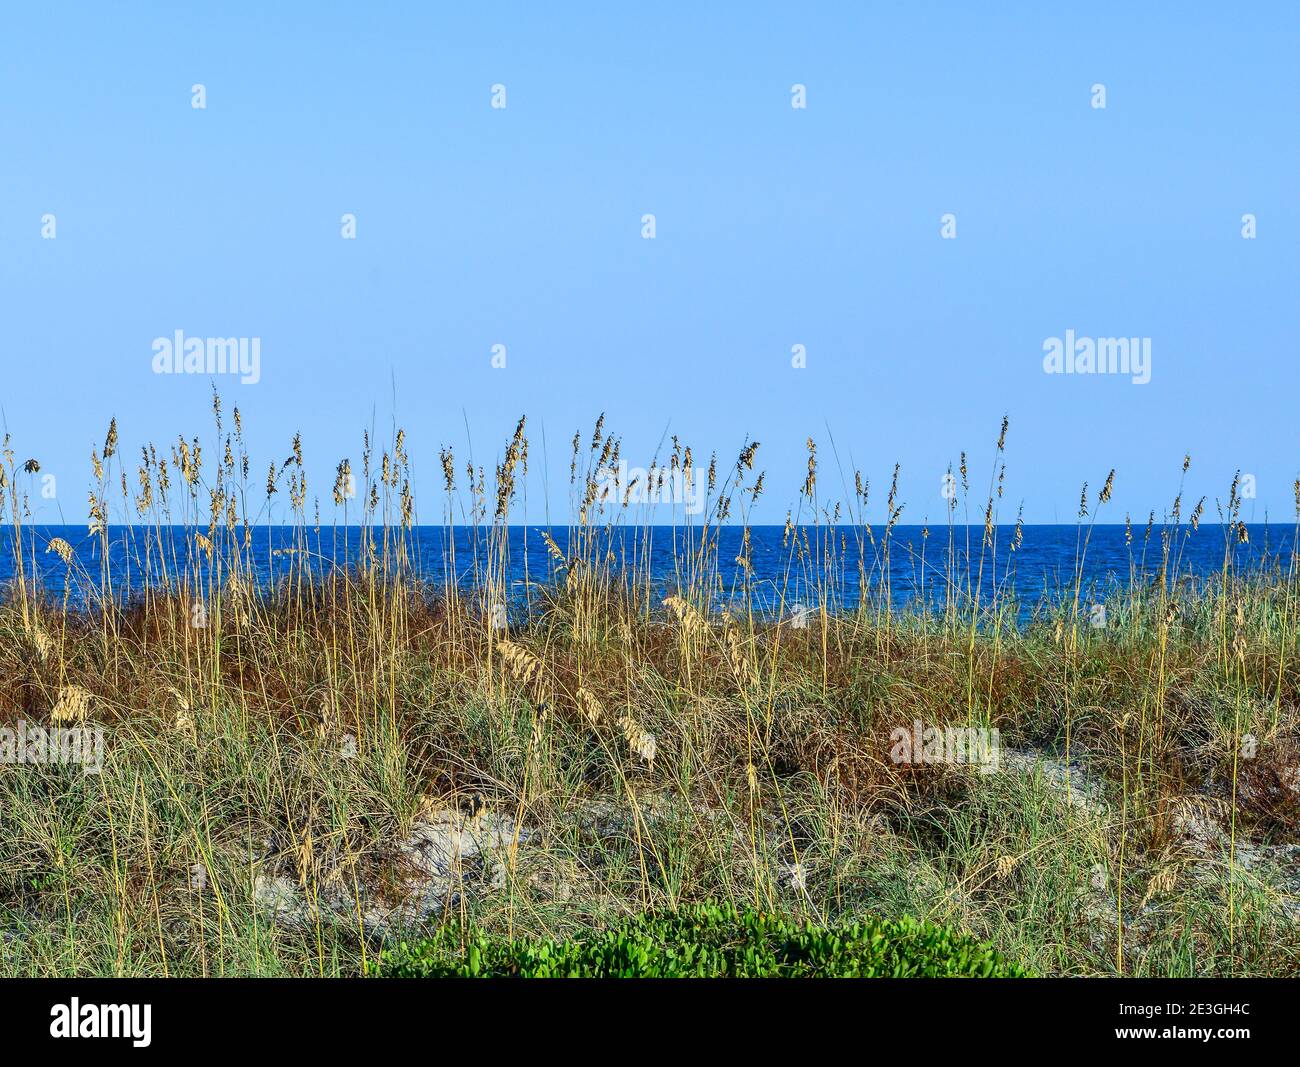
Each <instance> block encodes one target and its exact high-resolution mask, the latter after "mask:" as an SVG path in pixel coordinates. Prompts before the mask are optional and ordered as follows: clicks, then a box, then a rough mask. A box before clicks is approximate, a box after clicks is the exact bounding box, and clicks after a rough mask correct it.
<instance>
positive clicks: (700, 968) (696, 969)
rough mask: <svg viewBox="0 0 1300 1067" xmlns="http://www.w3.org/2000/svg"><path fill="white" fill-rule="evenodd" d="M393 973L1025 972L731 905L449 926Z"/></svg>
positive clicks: (915, 933)
mask: <svg viewBox="0 0 1300 1067" xmlns="http://www.w3.org/2000/svg"><path fill="white" fill-rule="evenodd" d="M375 969H376V972H377V973H378V974H380V975H382V976H384V977H388V978H504V977H511V978H1022V977H1029V972H1028V971H1026V970H1025V969H1024V968H1022V967H1020V966H1018V965H1017V964H1015V963H1011V962H1008V961H1007V960H1005V959H1003V958H1002V957H1001V956H1000V955H999V954H998V953H997V952H996V951H995V950H994V949H993V948H992V947H991V946H989V945H986V944H982V943H980V942H978V941H976V940H974V939H973V938H970V937H966V936H964V935H962V934H959V933H955V932H954V931H952V930H947V929H944V928H943V927H939V926H935V925H932V924H930V923H923V922H918V921H916V920H915V919H912V918H910V917H904V918H902V919H899V920H896V921H888V920H880V919H876V920H870V921H863V922H855V923H848V924H842V925H838V926H833V927H824V926H817V925H813V924H810V923H806V922H801V921H799V920H797V919H792V918H789V917H786V916H781V915H773V914H770V913H765V912H759V911H755V910H753V909H752V908H746V909H745V910H743V911H738V910H737V909H736V907H735V906H734V905H731V904H698V905H695V906H692V907H686V908H681V909H679V910H676V911H670V912H667V913H663V914H646V915H639V916H636V917H634V918H632V919H629V920H627V921H625V922H623V923H620V924H619V925H617V926H615V927H613V928H611V929H609V930H605V931H603V932H600V933H596V934H593V935H592V936H590V937H587V938H583V939H574V940H565V941H556V940H553V939H539V938H515V939H505V938H500V937H492V936H490V935H487V934H484V933H482V932H481V931H478V930H473V929H470V930H459V929H457V928H455V927H451V926H449V927H445V928H444V929H443V930H442V931H441V932H440V933H439V934H438V936H436V937H434V938H430V939H428V940H424V941H420V942H416V943H414V944H410V945H408V944H402V945H400V946H399V947H398V948H396V949H392V950H390V951H388V952H386V953H384V955H383V956H382V957H381V958H380V960H379V962H378V964H377V966H376V968H375Z"/></svg>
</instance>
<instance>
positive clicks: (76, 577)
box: [0, 525, 1293, 614]
mask: <svg viewBox="0 0 1300 1067" xmlns="http://www.w3.org/2000/svg"><path fill="white" fill-rule="evenodd" d="M542 529H543V528H542V527H540V526H527V527H524V526H514V527H510V528H509V563H508V567H507V573H506V577H507V581H506V587H507V596H508V598H509V599H510V601H512V602H513V603H515V604H518V603H521V602H523V601H524V600H525V599H526V598H527V597H528V596H529V595H531V593H532V592H535V589H536V585H537V583H545V582H547V581H548V580H554V575H555V571H554V561H553V560H552V559H551V557H550V555H549V554H548V552H547V549H546V546H545V544H544V543H543V540H542V536H541V531H542ZM1248 531H1249V535H1250V537H1249V541H1248V542H1247V543H1244V544H1243V543H1240V542H1239V541H1238V539H1237V538H1236V536H1235V535H1234V536H1231V537H1225V531H1224V529H1223V528H1222V527H1220V526H1218V525H1214V526H1210V525H1202V526H1201V528H1200V529H1199V530H1198V531H1196V532H1192V531H1191V530H1190V529H1189V528H1188V527H1186V526H1183V527H1181V528H1179V529H1174V528H1172V527H1169V528H1162V527H1160V526H1156V527H1155V528H1154V529H1153V530H1152V532H1151V534H1150V537H1149V539H1147V538H1146V537H1145V536H1144V532H1145V531H1144V527H1141V526H1139V527H1135V528H1134V530H1133V533H1132V543H1131V544H1126V541H1125V530H1124V527H1123V526H1101V525H1099V526H1096V527H1094V528H1092V530H1091V533H1090V535H1089V533H1088V531H1087V530H1086V528H1085V529H1082V530H1081V529H1080V528H1078V527H1075V526H1026V527H1024V531H1023V533H1024V539H1023V543H1022V544H1021V545H1020V547H1019V548H1018V550H1017V551H1015V552H1010V551H1009V550H1008V546H1009V545H1010V544H1011V542H1012V537H1013V528H1012V527H1010V526H1003V527H1000V528H999V530H998V533H997V546H996V554H994V553H993V552H992V551H990V550H989V549H987V548H984V546H983V543H982V542H983V534H984V530H983V527H976V526H972V527H965V526H958V527H954V528H953V529H952V534H951V536H952V541H953V544H954V547H955V551H956V555H957V561H956V572H957V576H956V578H955V579H954V581H955V583H956V584H959V585H960V587H961V589H962V590H963V592H964V591H966V590H968V589H969V590H974V589H975V588H976V582H975V576H976V575H977V574H978V573H979V570H980V557H981V550H982V549H983V553H984V562H983V581H982V584H980V585H979V589H980V590H982V594H983V596H984V597H986V598H987V597H988V596H989V595H990V594H991V593H992V592H993V590H994V588H995V587H996V588H997V590H998V591H999V595H1000V596H1001V597H1002V598H1006V597H1007V596H1008V594H1010V595H1012V596H1013V597H1014V599H1015V600H1016V601H1017V602H1018V603H1019V605H1020V611H1021V613H1022V614H1023V613H1026V612H1029V611H1031V610H1032V609H1033V608H1034V607H1036V606H1040V605H1042V604H1043V603H1045V602H1047V603H1050V602H1051V601H1053V599H1055V598H1060V597H1062V596H1066V597H1072V596H1073V590H1074V582H1075V577H1076V566H1077V565H1078V561H1079V560H1080V559H1082V568H1081V577H1082V582H1081V587H1082V588H1081V595H1083V596H1085V597H1092V598H1094V599H1100V598H1101V597H1102V596H1104V595H1105V594H1106V593H1108V592H1113V591H1115V590H1116V589H1118V588H1121V587H1123V586H1125V585H1127V584H1128V583H1129V582H1130V581H1150V580H1152V579H1153V578H1154V576H1155V575H1156V574H1158V573H1159V570H1160V567H1161V562H1162V558H1163V556H1164V551H1165V550H1164V547H1163V543H1162V533H1167V534H1168V541H1169V545H1170V548H1169V556H1170V567H1169V569H1170V572H1171V577H1175V576H1176V577H1183V576H1189V575H1190V576H1206V575H1210V574H1217V573H1218V572H1220V571H1221V570H1222V568H1223V566H1224V559H1225V552H1226V553H1227V558H1228V560H1229V563H1230V565H1231V566H1232V567H1233V568H1234V569H1236V570H1239V571H1240V570H1244V569H1254V568H1260V567H1270V566H1277V567H1287V566H1289V563H1290V553H1291V540H1292V534H1293V531H1292V529H1291V528H1289V527H1278V526H1265V525H1252V526H1249V527H1248ZM549 532H550V534H551V536H552V537H553V538H554V540H555V542H556V543H557V544H558V545H559V546H560V548H561V549H562V550H564V551H566V552H568V550H569V537H570V534H569V531H568V530H567V529H566V528H565V527H552V528H550V530H549ZM362 533H363V531H362V530H361V529H360V528H358V527H350V528H343V527H339V528H334V529H331V528H324V529H322V530H321V531H320V533H319V534H317V533H316V532H315V531H313V530H307V531H306V532H305V534H301V533H295V531H294V530H293V529H291V528H288V527H281V526H276V527H265V526H264V527H259V528H254V530H253V535H252V542H251V545H250V546H249V547H248V549H247V559H248V560H249V562H250V563H251V565H252V568H253V572H254V574H255V575H256V576H257V580H258V581H259V582H260V583H262V584H264V585H269V584H273V583H275V582H276V581H278V580H281V579H283V578H284V577H285V576H286V575H287V574H288V572H289V568H290V565H291V562H292V560H293V559H294V558H296V559H298V560H300V561H302V562H303V563H305V564H306V565H308V566H310V567H311V568H312V570H313V571H314V572H315V573H318V574H323V573H326V572H328V571H329V569H330V568H331V567H332V566H334V565H346V564H351V563H355V562H356V561H357V559H358V557H359V551H360V546H361V544H362V541H363V537H362ZM783 534H784V531H783V528H782V527H780V526H759V527H751V528H750V548H749V561H750V569H749V571H748V574H746V572H745V570H744V569H743V568H742V567H741V566H740V565H739V564H738V563H737V562H736V559H737V557H738V556H739V555H740V554H741V549H742V531H741V529H740V528H738V527H722V528H720V529H715V530H714V531H712V532H711V535H710V536H716V538H717V549H716V552H714V553H712V558H713V559H714V560H716V572H715V575H714V577H713V578H712V579H711V580H712V582H713V586H714V588H715V589H719V591H720V592H721V593H722V595H723V597H724V598H726V599H730V598H734V597H736V596H738V595H739V594H741V593H742V592H743V591H744V590H745V588H746V585H747V586H748V592H749V595H750V596H751V597H752V599H753V601H754V602H755V603H756V604H757V605H758V606H760V607H774V606H776V605H784V606H785V608H786V609H788V608H789V606H790V605H792V604H803V605H805V606H815V605H817V604H819V603H820V601H821V599H822V594H821V592H820V590H822V589H824V588H825V587H826V582H825V576H826V574H827V572H828V571H830V572H831V573H833V574H834V577H835V581H834V583H833V584H834V586H835V588H836V594H835V597H834V602H833V603H832V605H831V606H846V605H847V606H852V605H855V604H856V603H857V601H858V597H859V595H860V593H861V592H862V591H863V588H864V585H865V587H866V589H867V591H868V593H879V592H882V591H883V589H884V583H885V581H886V578H887V579H888V586H889V595H890V598H891V602H892V603H895V604H899V605H902V604H906V603H908V602H912V601H915V600H916V599H918V598H923V599H924V600H925V601H927V602H931V603H941V602H942V601H943V599H944V595H945V592H946V591H947V590H948V589H949V588H950V587H951V584H952V583H949V581H948V578H949V573H950V566H949V564H950V558H949V536H950V533H949V529H948V528H947V527H940V528H931V530H930V532H929V537H928V538H926V537H924V536H923V532H922V528H921V527H918V526H898V527H896V528H895V529H894V531H893V533H892V536H891V537H890V540H889V553H888V566H886V557H885V553H884V550H883V545H884V543H883V540H882V537H881V531H880V530H879V529H877V530H875V531H874V542H873V541H872V540H870V539H868V538H867V537H866V535H865V534H864V532H863V531H861V530H859V529H858V528H855V527H848V526H841V527H836V528H834V540H835V547H836V551H835V554H834V557H833V558H829V557H828V556H827V554H826V553H825V550H824V540H825V538H826V536H827V534H828V528H827V527H821V528H820V530H819V529H817V528H814V527H803V528H801V538H802V536H803V535H804V534H806V535H807V537H808V540H809V544H810V546H812V547H813V549H814V551H813V552H812V553H811V554H810V555H808V556H805V558H804V559H803V560H800V559H799V558H798V557H792V553H791V550H790V548H788V547H783V545H782V539H783ZM158 536H159V534H158V531H157V530H152V529H151V530H150V531H149V537H150V538H151V539H152V544H151V546H150V548H149V551H148V552H147V553H146V536H145V531H144V529H143V528H141V527H126V526H115V527H110V529H109V552H108V560H107V563H108V566H107V568H106V570H107V573H108V575H109V579H110V588H111V589H112V591H113V594H114V596H115V597H116V598H118V599H122V600H125V599H129V598H131V597H133V596H138V595H139V594H140V593H141V592H142V590H143V589H144V587H145V586H146V585H147V584H149V583H153V584H155V585H157V584H161V583H163V582H164V581H165V580H166V578H167V575H168V573H171V574H175V573H176V572H177V571H178V570H180V569H184V567H185V566H188V567H189V568H191V570H192V571H193V572H198V573H200V574H205V573H206V570H205V568H206V567H207V558H206V553H204V552H203V551H202V550H201V549H199V548H197V547H196V545H195V543H194V531H193V530H192V529H188V530H187V529H182V528H180V527H169V528H166V529H164V531H163V534H162V538H163V542H164V547H165V552H164V553H161V554H160V553H159V552H158V544H157V539H158ZM303 536H305V537H306V547H307V551H306V552H305V553H304V552H301V551H300V552H299V554H298V555H297V556H296V557H293V556H290V555H289V554H287V553H286V552H285V551H284V550H285V549H292V548H294V547H295V546H297V547H298V548H300V549H301V547H302V542H301V541H296V540H295V538H301V537H303ZM407 536H408V538H409V541H408V555H409V557H410V559H411V562H412V569H413V571H414V573H415V574H416V575H417V576H418V577H420V578H421V579H422V580H424V581H427V582H429V583H431V584H432V585H434V586H445V585H446V584H447V583H448V582H450V581H453V580H454V581H455V582H457V583H458V585H459V586H460V587H461V588H465V589H468V588H470V587H472V586H473V585H474V584H475V580H476V575H481V574H482V571H483V567H484V564H485V562H486V558H487V544H486V539H485V536H484V535H483V533H482V531H480V532H479V534H478V536H476V535H475V532H474V531H473V530H472V529H470V528H467V527H456V528H455V529H454V530H452V531H451V534H450V538H449V535H448V530H447V529H446V528H445V527H438V526H425V527H416V528H414V529H413V530H411V531H408V533H407ZM700 536H701V534H700V531H699V530H698V529H696V530H693V531H692V530H687V529H685V528H682V527H668V526H657V527H649V528H631V527H629V528H619V527H616V528H614V530H613V531H612V532H611V533H609V534H607V535H606V540H605V541H603V542H602V544H603V548H604V551H602V552H601V553H599V555H600V556H601V558H602V559H603V561H604V565H605V566H607V567H608V568H609V571H610V572H611V573H612V574H613V575H615V576H618V575H620V574H626V573H627V571H628V570H629V569H630V568H631V567H633V566H635V567H636V568H637V571H638V573H639V575H640V576H641V577H642V578H643V579H644V577H645V576H646V574H647V573H648V575H649V578H650V580H651V581H652V582H653V583H655V585H656V586H657V587H659V588H661V589H662V590H663V591H664V592H665V593H667V592H671V591H673V589H674V588H675V587H677V586H678V585H679V584H681V583H682V582H683V581H684V580H685V578H686V576H685V575H684V574H683V573H681V571H680V570H679V569H678V568H679V567H680V565H681V560H682V559H683V558H684V557H685V556H686V555H687V554H688V552H687V550H688V549H689V548H691V546H695V547H696V548H698V545H699V539H700ZM1085 536H1086V537H1088V544H1087V548H1086V552H1084V551H1083V547H1082V542H1083V538H1084V537H1085ZM55 537H59V538H63V539H64V540H66V541H67V542H68V543H69V544H70V545H72V547H73V550H74V552H75V561H74V563H73V565H72V566H68V565H67V564H65V563H64V562H63V560H61V559H60V558H59V557H58V556H57V555H56V554H55V553H53V552H49V551H47V548H48V545H49V542H50V540H51V539H52V538H55ZM647 538H648V540H649V545H650V550H649V552H648V554H647V553H646V552H645V551H644V547H643V546H644V544H645V542H646V539H647ZM819 543H821V544H822V545H823V548H822V549H821V550H820V551H818V550H817V548H816V546H817V545H818V544H819ZM968 545H969V557H968V556H967V551H968ZM638 546H640V547H638ZM860 546H861V549H860ZM377 547H378V550H380V551H382V546H377ZM14 548H15V545H14V538H13V535H12V533H11V532H9V531H6V532H4V533H0V582H3V583H5V584H8V583H9V582H11V581H12V579H13V578H14V575H15V561H14ZM449 548H450V549H454V556H455V561H454V566H453V565H452V563H451V557H452V553H451V552H450V551H449ZM23 555H24V560H25V568H24V569H25V571H26V573H27V577H28V581H29V582H31V581H32V576H33V574H35V576H36V577H35V583H36V584H39V585H40V586H42V587H43V588H44V589H45V590H47V591H48V592H49V593H50V594H52V595H55V596H58V597H60V598H61V597H63V596H64V595H65V594H66V595H67V596H69V597H70V599H71V600H72V601H73V602H77V603H84V602H87V601H91V600H94V599H95V598H96V596H97V595H98V593H97V590H98V589H99V588H100V582H101V580H102V576H103V574H104V573H105V568H104V566H103V564H104V559H103V553H102V551H101V546H100V543H99V539H98V537H90V536H88V535H87V532H86V527H85V526H36V527H31V528H28V529H26V530H24V531H23ZM146 556H147V557H148V558H147V560H146ZM163 556H165V557H166V560H165V562H164V560H163ZM647 556H648V558H647ZM176 561H179V563H178V562H176ZM146 562H147V564H148V565H147V566H146ZM860 563H861V566H860V565H859V564H860ZM968 566H969V573H970V579H969V581H968V578H967V572H968ZM864 578H865V581H864Z"/></svg>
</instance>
